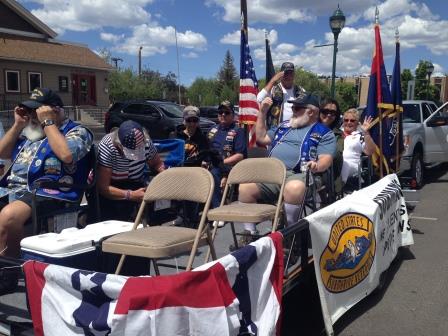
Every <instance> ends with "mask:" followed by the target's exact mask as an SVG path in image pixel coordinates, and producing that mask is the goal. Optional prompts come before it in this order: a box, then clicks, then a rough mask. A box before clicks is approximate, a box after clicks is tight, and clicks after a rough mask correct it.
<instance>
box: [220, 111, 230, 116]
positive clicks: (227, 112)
mask: <svg viewBox="0 0 448 336" xmlns="http://www.w3.org/2000/svg"><path fill="white" fill-rule="evenodd" d="M218 114H219V115H223V114H225V115H231V114H232V112H230V111H218Z"/></svg>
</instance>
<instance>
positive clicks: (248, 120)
mask: <svg viewBox="0 0 448 336" xmlns="http://www.w3.org/2000/svg"><path fill="white" fill-rule="evenodd" d="M257 94H258V81H257V76H256V75H255V69H254V63H253V62H252V57H251V56H250V48H249V41H248V36H247V6H246V1H242V2H241V47H240V100H239V105H240V116H239V120H240V122H241V123H242V124H246V125H248V127H249V147H252V146H254V145H255V122H256V121H257V113H258V109H259V107H258V102H257Z"/></svg>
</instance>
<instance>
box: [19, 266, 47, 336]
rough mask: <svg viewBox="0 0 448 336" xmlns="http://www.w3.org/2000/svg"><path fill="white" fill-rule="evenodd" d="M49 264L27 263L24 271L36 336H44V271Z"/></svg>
mask: <svg viewBox="0 0 448 336" xmlns="http://www.w3.org/2000/svg"><path fill="white" fill-rule="evenodd" d="M47 266H48V265H47V264H44V263H38V262H35V261H29V262H26V263H25V264H24V265H23V270H24V271H25V276H26V291H27V294H28V302H29V306H30V313H31V318H32V320H33V327H34V334H35V335H36V336H43V335H44V327H43V322H42V300H41V298H42V291H43V289H44V286H45V277H44V271H45V268H47Z"/></svg>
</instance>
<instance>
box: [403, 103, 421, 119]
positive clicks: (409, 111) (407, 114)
mask: <svg viewBox="0 0 448 336" xmlns="http://www.w3.org/2000/svg"><path fill="white" fill-rule="evenodd" d="M403 122H404V123H419V122H420V105H419V104H403Z"/></svg>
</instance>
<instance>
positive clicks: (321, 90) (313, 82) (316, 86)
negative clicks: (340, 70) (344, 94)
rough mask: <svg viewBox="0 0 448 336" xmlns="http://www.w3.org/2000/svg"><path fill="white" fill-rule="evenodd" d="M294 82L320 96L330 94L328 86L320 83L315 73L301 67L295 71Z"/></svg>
mask: <svg viewBox="0 0 448 336" xmlns="http://www.w3.org/2000/svg"><path fill="white" fill-rule="evenodd" d="M294 83H295V84H297V85H300V86H301V87H303V88H304V89H305V90H306V91H307V92H309V93H313V94H316V95H318V96H320V97H324V96H328V95H329V94H330V88H329V87H328V86H327V85H326V84H325V83H322V82H321V81H320V80H319V78H318V77H317V75H316V74H314V73H312V72H311V71H306V70H304V69H303V68H299V69H297V70H296V71H295V77H294Z"/></svg>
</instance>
